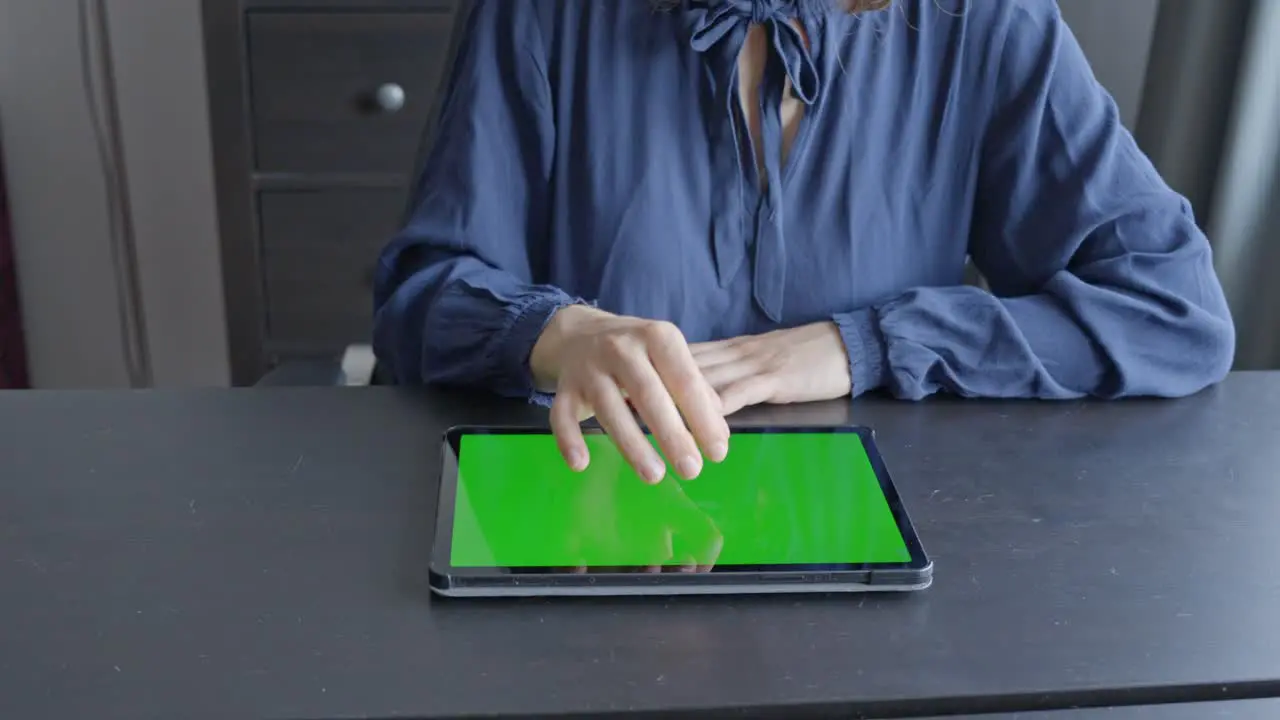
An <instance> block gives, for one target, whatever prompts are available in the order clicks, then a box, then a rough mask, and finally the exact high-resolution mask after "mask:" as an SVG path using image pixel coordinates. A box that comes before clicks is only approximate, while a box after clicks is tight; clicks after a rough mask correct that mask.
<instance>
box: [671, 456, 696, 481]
mask: <svg viewBox="0 0 1280 720" xmlns="http://www.w3.org/2000/svg"><path fill="white" fill-rule="evenodd" d="M676 472H678V473H680V477H682V478H684V479H685V480H690V479H692V478H696V477H698V473H700V472H702V458H700V457H698V456H697V455H686V456H684V457H682V458H680V461H679V462H677V463H676Z"/></svg>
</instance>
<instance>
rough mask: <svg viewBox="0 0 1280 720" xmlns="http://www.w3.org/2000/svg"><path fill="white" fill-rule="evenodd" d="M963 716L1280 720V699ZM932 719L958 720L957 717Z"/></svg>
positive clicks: (984, 719) (979, 719)
mask: <svg viewBox="0 0 1280 720" xmlns="http://www.w3.org/2000/svg"><path fill="white" fill-rule="evenodd" d="M961 717H968V718H971V719H972V720H1276V718H1280V700H1273V699H1266V700H1236V701H1231V702H1199V703H1180V704H1177V705H1133V706H1120V707H1108V708H1090V709H1082V710H1045V711H1041V712H1015V713H1001V714H998V715H968V716H961ZM931 720H956V716H954V715H953V716H951V717H947V718H941V717H939V718H932V719H931Z"/></svg>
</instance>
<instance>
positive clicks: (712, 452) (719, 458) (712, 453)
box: [707, 442, 729, 463]
mask: <svg viewBox="0 0 1280 720" xmlns="http://www.w3.org/2000/svg"><path fill="white" fill-rule="evenodd" d="M707 457H709V458H711V462H717V463H720V462H724V459H725V458H727V457H729V443H723V442H718V443H715V444H714V445H712V446H711V447H710V448H709V449H708V450H707Z"/></svg>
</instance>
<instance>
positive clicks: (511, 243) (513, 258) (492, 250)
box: [374, 0, 578, 397]
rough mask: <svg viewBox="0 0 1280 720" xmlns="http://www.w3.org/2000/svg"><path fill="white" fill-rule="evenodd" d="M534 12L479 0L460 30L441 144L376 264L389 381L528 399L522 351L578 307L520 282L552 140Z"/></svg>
mask: <svg viewBox="0 0 1280 720" xmlns="http://www.w3.org/2000/svg"><path fill="white" fill-rule="evenodd" d="M535 9H536V6H535V4H534V3H530V2H507V1H505V0H480V1H479V2H476V3H475V9H474V10H473V11H472V12H471V16H470V18H469V19H468V21H467V23H466V28H465V31H464V32H465V37H464V39H463V42H462V43H461V45H460V46H459V50H458V57H457V59H456V61H455V63H454V66H453V71H452V72H453V75H452V77H451V78H450V81H449V83H448V84H447V87H448V90H447V92H448V96H447V98H446V100H445V102H444V105H443V111H442V115H441V117H440V126H439V131H438V133H437V137H439V138H441V139H442V140H441V141H439V142H437V143H436V144H435V146H434V148H433V149H432V150H431V155H430V157H429V159H428V161H427V163H426V164H425V168H424V170H423V175H422V177H421V178H420V180H419V182H418V193H417V200H416V209H415V210H414V211H413V213H412V214H411V216H410V218H409V220H408V222H407V224H406V226H405V227H404V229H403V230H401V232H400V233H399V235H398V236H397V237H396V238H395V239H393V241H392V242H391V243H390V244H389V245H388V246H387V248H386V249H385V250H384V251H383V253H382V257H381V259H380V262H379V265H378V272H377V278H376V283H375V289H374V303H375V308H376V309H375V316H374V349H375V351H376V352H377V354H378V358H379V361H380V362H381V363H383V364H385V365H386V366H387V368H388V369H389V370H390V371H391V373H392V374H393V375H394V377H395V378H396V380H397V381H398V382H401V383H424V382H425V383H447V384H455V385H467V386H483V387H485V388H487V389H491V390H496V391H497V392H499V393H501V394H503V395H507V396H512V397H533V396H535V394H536V392H535V388H534V386H533V382H532V379H531V378H530V375H529V370H528V358H529V354H530V352H531V350H532V348H533V345H534V343H535V341H536V340H537V338H538V336H539V334H540V333H541V332H542V329H543V327H544V326H545V325H546V324H547V322H548V321H549V320H550V318H551V316H552V315H553V314H554V313H555V312H556V311H557V310H559V309H560V308H562V307H564V306H566V305H570V304H573V303H575V302H578V300H577V299H576V298H572V297H570V296H569V295H567V294H566V293H564V292H562V291H561V290H559V289H557V288H554V287H549V286H546V285H538V284H535V283H534V282H533V277H534V273H535V268H537V267H539V265H540V264H541V262H542V259H543V258H544V257H545V255H546V252H547V251H546V247H547V243H548V238H547V228H548V225H549V221H548V217H547V208H548V207H550V202H549V199H548V192H549V185H548V182H549V176H550V172H551V159H552V153H553V151H554V144H555V128H554V125H553V122H552V118H551V112H550V111H551V100H550V89H549V87H548V84H547V78H546V74H545V69H546V62H545V52H544V48H543V45H542V38H541V34H540V30H539V28H538V27H537V25H536V22H537V20H536V17H535V16H534V11H535Z"/></svg>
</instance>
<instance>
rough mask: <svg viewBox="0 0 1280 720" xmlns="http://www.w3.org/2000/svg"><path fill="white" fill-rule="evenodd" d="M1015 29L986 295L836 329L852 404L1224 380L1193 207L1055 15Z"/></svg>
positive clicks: (1018, 16)
mask: <svg viewBox="0 0 1280 720" xmlns="http://www.w3.org/2000/svg"><path fill="white" fill-rule="evenodd" d="M1006 15H1007V17H1006V19H1005V22H1004V28H1003V30H1004V31H1005V32H1004V33H1003V42H1002V43H1001V47H999V48H997V52H998V53H999V56H998V60H997V63H996V75H995V77H994V88H995V89H994V93H993V95H994V97H993V107H994V111H993V114H992V117H991V119H990V122H989V123H988V126H987V131H986V137H985V140H984V145H983V149H982V153H983V154H982V159H981V167H980V171H979V174H980V177H979V197H978V206H977V208H976V210H975V218H974V230H973V235H972V237H971V240H970V253H971V255H972V257H973V259H974V262H975V263H976V264H977V266H978V268H979V269H980V270H982V272H983V274H984V275H985V276H986V278H987V281H988V283H989V284H990V286H991V288H992V292H991V293H988V292H986V291H984V290H981V289H978V288H973V287H952V288H922V289H918V290H913V291H911V292H908V293H906V294H905V295H902V296H901V297H898V298H895V299H893V300H890V301H888V302H886V303H884V304H882V305H880V306H877V307H874V308H868V309H863V310H860V311H856V312H853V313H849V314H846V315H841V316H838V317H837V318H836V322H837V325H838V326H839V327H840V330H841V334H842V336H843V338H844V340H845V344H846V347H847V349H848V351H849V357H850V361H851V369H852V377H853V391H854V393H855V394H859V393H861V392H865V391H867V390H871V389H874V388H877V387H881V386H885V387H887V388H888V389H889V390H890V391H891V392H893V393H894V394H895V395H898V396H900V397H906V398H920V397H924V396H927V395H930V394H932V393H935V392H937V391H949V392H952V393H956V394H959V395H964V396H983V397H1036V398H1073V397H1080V396H1099V397H1122V396H1135V395H1147V396H1165V397H1173V396H1181V395H1188V394H1191V393H1194V392H1196V391H1198V390H1201V389H1203V388H1205V387H1206V386H1208V385H1211V384H1213V383H1215V382H1217V381H1219V380H1221V379H1222V378H1223V377H1224V376H1225V375H1226V373H1227V372H1228V370H1229V369H1230V367H1231V363H1232V359H1233V355H1234V346H1235V331H1234V328H1233V326H1232V323H1231V317H1230V314H1229V312H1228V309H1227V304H1226V301H1225V299H1224V297H1223V293H1222V288H1221V285H1220V284H1219V282H1218V279H1217V277H1216V276H1215V274H1214V271H1213V263H1212V258H1211V253H1210V249H1209V243H1208V241H1207V240H1206V238H1205V237H1204V235H1203V234H1202V233H1201V231H1200V230H1199V229H1198V228H1197V227H1196V224H1195V220H1194V218H1193V217H1192V213H1191V208H1190V207H1189V205H1188V203H1187V202H1186V200H1185V199H1183V198H1182V197H1180V196H1179V195H1178V194H1176V193H1175V192H1173V191H1172V190H1171V189H1170V188H1169V187H1168V186H1167V185H1166V184H1165V183H1164V182H1163V181H1162V180H1161V178H1160V177H1159V175H1158V174H1157V173H1156V170H1155V169H1154V167H1152V165H1151V163H1150V162H1149V161H1148V160H1147V158H1146V157H1144V156H1143V155H1142V153H1141V152H1140V151H1139V150H1138V148H1137V146H1136V144H1135V143H1134V141H1133V138H1132V137H1131V136H1130V134H1129V133H1128V132H1127V131H1126V130H1125V129H1124V128H1123V127H1122V126H1121V124H1120V121H1119V118H1118V117H1117V112H1116V108H1115V104H1114V103H1113V102H1112V100H1111V98H1110V96H1109V95H1108V94H1107V93H1106V92H1105V91H1104V90H1103V89H1102V88H1101V87H1100V86H1099V85H1098V83H1097V82H1096V80H1095V79H1094V76H1093V74H1092V71H1091V70H1090V68H1089V66H1088V63H1087V61H1086V60H1085V57H1084V54H1083V53H1082V51H1081V50H1080V47H1079V45H1078V44H1077V42H1076V40H1075V38H1074V37H1073V36H1072V34H1071V32H1070V31H1069V30H1068V29H1067V27H1066V24H1065V23H1064V21H1063V19H1062V17H1061V16H1060V14H1059V11H1058V7H1057V5H1056V3H1054V2H1050V1H1049V0H1043V1H1035V2H1033V1H1032V0H1011V2H1009V3H1008V7H1007V9H1006Z"/></svg>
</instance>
